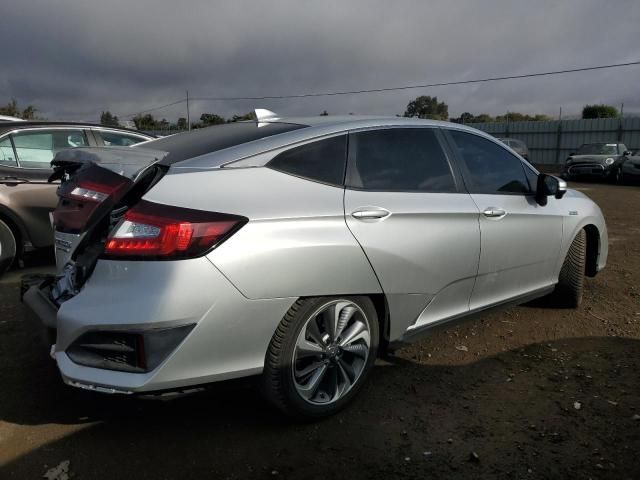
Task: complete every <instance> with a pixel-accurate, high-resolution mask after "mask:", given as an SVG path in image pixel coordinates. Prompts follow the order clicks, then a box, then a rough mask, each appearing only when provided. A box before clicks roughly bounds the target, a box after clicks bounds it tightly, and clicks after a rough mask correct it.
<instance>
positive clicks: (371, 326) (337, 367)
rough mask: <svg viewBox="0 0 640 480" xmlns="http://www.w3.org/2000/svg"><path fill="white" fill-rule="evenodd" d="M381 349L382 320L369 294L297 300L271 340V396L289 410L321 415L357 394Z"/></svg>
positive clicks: (267, 377) (267, 387)
mask: <svg viewBox="0 0 640 480" xmlns="http://www.w3.org/2000/svg"><path fill="white" fill-rule="evenodd" d="M377 349H378V318H377V315H376V310H375V307H374V305H373V302H372V301H371V300H370V299H369V298H367V297H318V298H309V299H300V300H298V301H297V302H296V303H295V304H294V305H293V306H292V307H291V309H290V310H289V311H288V312H287V314H286V315H285V316H284V318H283V319H282V321H281V322H280V325H278V328H277V330H276V332H275V334H274V335H273V337H272V339H271V343H270V345H269V350H268V351H267V356H266V361H265V368H264V373H263V391H264V393H265V395H266V397H267V398H268V399H269V400H270V401H271V402H272V403H273V404H274V405H275V406H277V407H278V408H279V409H280V410H282V411H283V412H284V413H286V414H288V415H290V416H293V417H298V418H320V417H325V416H328V415H332V414H334V413H336V412H338V411H339V410H341V409H342V408H343V407H344V406H345V405H346V404H347V403H349V401H350V400H351V399H352V398H353V397H354V396H355V395H356V394H357V393H358V391H359V390H360V388H362V385H363V383H364V381H365V379H366V377H367V375H368V374H369V372H370V370H371V368H372V366H373V363H374V361H375V358H376V353H377Z"/></svg>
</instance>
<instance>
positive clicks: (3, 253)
mask: <svg viewBox="0 0 640 480" xmlns="http://www.w3.org/2000/svg"><path fill="white" fill-rule="evenodd" d="M17 251H18V246H17V243H16V237H15V236H14V235H13V232H12V231H11V229H10V228H9V226H8V225H7V224H6V223H4V222H3V221H2V220H0V275H2V274H3V273H4V272H6V271H7V270H9V267H11V265H12V264H13V261H14V260H15V258H16V253H17Z"/></svg>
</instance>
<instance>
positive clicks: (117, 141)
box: [0, 121, 154, 275]
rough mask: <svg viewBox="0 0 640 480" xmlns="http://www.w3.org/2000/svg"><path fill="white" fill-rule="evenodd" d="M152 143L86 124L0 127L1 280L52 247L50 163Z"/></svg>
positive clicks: (53, 191)
mask: <svg viewBox="0 0 640 480" xmlns="http://www.w3.org/2000/svg"><path fill="white" fill-rule="evenodd" d="M153 138H154V137H152V136H150V135H146V134H143V133H140V132H137V131H135V130H128V129H122V128H113V127H106V126H104V125H91V124H84V123H62V122H29V121H20V122H17V121H0V275H1V274H2V273H4V272H5V271H6V270H7V269H8V268H9V267H10V266H11V265H12V264H13V262H14V261H15V260H16V259H19V258H21V256H22V254H23V253H24V252H25V251H29V250H32V249H35V248H44V247H50V246H52V245H53V230H52V228H51V222H50V220H49V212H51V211H52V210H53V209H54V208H55V206H56V204H57V201H58V197H57V196H56V187H57V184H56V183H49V182H48V181H47V180H48V178H49V176H50V175H51V173H52V170H51V166H50V165H49V163H50V162H51V160H52V159H53V157H54V155H55V154H56V153H58V152H59V151H60V150H63V149H67V148H74V147H102V146H121V147H122V146H130V145H135V144H137V143H140V142H144V141H147V140H151V139H153Z"/></svg>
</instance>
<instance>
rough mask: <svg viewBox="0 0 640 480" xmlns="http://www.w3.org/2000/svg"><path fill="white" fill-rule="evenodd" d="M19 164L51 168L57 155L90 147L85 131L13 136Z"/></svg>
mask: <svg viewBox="0 0 640 480" xmlns="http://www.w3.org/2000/svg"><path fill="white" fill-rule="evenodd" d="M13 144H14V146H15V149H16V154H17V156H18V163H19V165H20V167H23V168H50V163H51V160H53V157H54V156H55V154H56V153H58V152H59V151H60V150H63V149H66V148H75V147H86V146H88V145H89V143H88V141H87V137H86V135H85V133H84V131H83V130H71V129H69V130H49V131H47V130H39V131H33V132H19V133H16V134H14V135H13Z"/></svg>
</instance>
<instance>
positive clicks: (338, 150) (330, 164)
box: [267, 135, 347, 185]
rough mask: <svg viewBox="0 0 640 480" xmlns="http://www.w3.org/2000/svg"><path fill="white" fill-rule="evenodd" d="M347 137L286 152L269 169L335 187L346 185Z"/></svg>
mask: <svg viewBox="0 0 640 480" xmlns="http://www.w3.org/2000/svg"><path fill="white" fill-rule="evenodd" d="M346 162H347V136H346V135H341V136H339V137H332V138H327V139H326V140H318V141H317V142H311V143H307V144H306V145H302V146H300V147H295V148H292V149H291V150H287V151H286V152H282V153H281V154H280V155H278V156H277V157H275V158H273V159H272V160H271V161H270V162H269V163H268V165H267V166H268V167H270V168H273V169H274V170H280V171H282V172H285V173H290V174H292V175H296V176H298V177H305V178H309V179H311V180H316V181H318V182H323V183H329V184H331V185H343V180H344V169H345V165H346Z"/></svg>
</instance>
